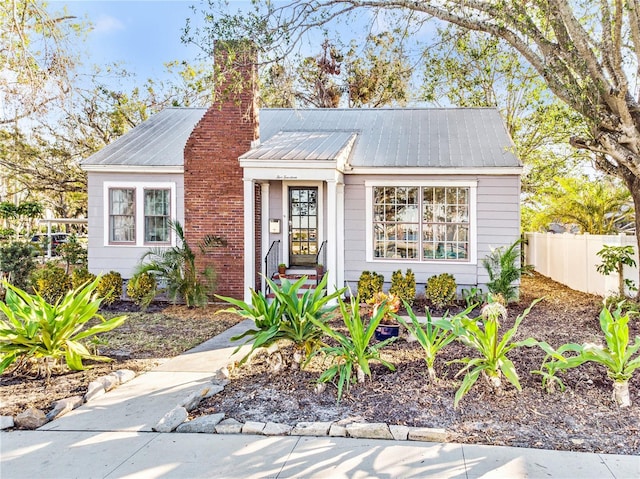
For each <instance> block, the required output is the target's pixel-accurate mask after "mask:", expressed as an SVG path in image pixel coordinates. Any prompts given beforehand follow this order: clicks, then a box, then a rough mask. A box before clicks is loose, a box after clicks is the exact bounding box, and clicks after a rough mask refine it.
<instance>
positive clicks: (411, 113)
mask: <svg viewBox="0 0 640 479" xmlns="http://www.w3.org/2000/svg"><path fill="white" fill-rule="evenodd" d="M345 130H350V131H354V132H356V133H357V135H358V138H357V139H356V143H355V145H354V147H353V149H352V151H351V157H350V158H349V160H348V163H349V164H350V165H351V166H353V167H397V168H402V167H435V168H475V167H519V166H521V163H520V161H519V160H518V158H517V157H516V156H515V154H514V151H515V149H514V145H513V142H512V141H511V138H510V137H509V135H508V133H507V130H506V128H505V126H504V123H503V121H502V118H501V117H500V114H499V113H498V111H497V110H496V109H494V108H437V109H436V108H429V109H425V108H422V109H418V108H398V109H309V110H295V109H293V110H292V109H264V110H260V137H261V140H262V141H263V142H264V143H265V144H266V143H267V142H268V140H269V139H270V138H272V137H273V136H275V135H276V134H278V133H279V132H280V131H289V132H294V131H300V132H303V131H306V132H310V131H345Z"/></svg>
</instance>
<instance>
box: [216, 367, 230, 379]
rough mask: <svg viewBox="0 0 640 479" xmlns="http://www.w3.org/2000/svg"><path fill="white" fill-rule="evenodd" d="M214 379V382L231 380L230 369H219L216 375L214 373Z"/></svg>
mask: <svg viewBox="0 0 640 479" xmlns="http://www.w3.org/2000/svg"><path fill="white" fill-rule="evenodd" d="M212 379H214V380H225V379H229V368H227V367H224V368H220V369H218V370H217V371H216V372H215V373H213V378H212Z"/></svg>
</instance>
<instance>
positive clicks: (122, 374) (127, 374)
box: [111, 369, 136, 384]
mask: <svg viewBox="0 0 640 479" xmlns="http://www.w3.org/2000/svg"><path fill="white" fill-rule="evenodd" d="M111 374H113V375H114V376H117V377H118V380H119V381H120V384H124V383H128V382H129V381H131V380H132V379H133V378H135V377H136V373H135V371H132V370H131V369H118V370H117V371H114V372H113V373H111Z"/></svg>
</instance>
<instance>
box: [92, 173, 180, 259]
mask: <svg viewBox="0 0 640 479" xmlns="http://www.w3.org/2000/svg"><path fill="white" fill-rule="evenodd" d="M118 188H126V189H132V190H135V197H136V205H135V230H136V240H135V242H131V243H112V242H110V241H109V190H111V189H118ZM144 190H169V208H170V209H169V211H170V217H171V218H172V219H175V218H177V206H176V203H177V201H176V184H175V182H171V181H165V182H137V181H136V182H133V181H131V182H127V181H105V182H104V184H103V201H104V203H103V205H104V206H103V214H104V238H103V241H104V246H108V247H112V248H139V247H144V248H149V247H151V246H155V245H156V244H155V243H145V241H144ZM169 240H170V242H169V243H157V246H159V247H162V246H175V244H176V238H175V234H174V233H173V231H171V232H170V236H169Z"/></svg>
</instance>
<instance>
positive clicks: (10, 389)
mask: <svg viewBox="0 0 640 479" xmlns="http://www.w3.org/2000/svg"><path fill="white" fill-rule="evenodd" d="M221 309H222V307H221V306H219V305H210V306H208V307H206V308H194V309H187V308H186V307H184V306H162V305H154V306H153V307H152V308H150V309H149V310H147V312H145V313H140V312H137V311H138V308H137V307H135V305H133V303H128V302H127V303H125V302H122V303H117V304H114V305H112V306H111V307H109V308H108V310H107V311H103V313H104V314H105V316H113V315H116V314H118V315H120V314H127V315H128V319H127V320H126V322H125V323H124V324H123V325H122V326H121V327H120V328H118V329H116V330H113V331H110V332H108V333H104V334H102V335H100V342H99V343H98V344H97V348H98V353H99V354H101V355H104V356H107V357H110V358H112V359H113V361H112V362H109V363H94V364H89V366H90V368H89V369H86V370H84V371H61V372H60V373H57V374H53V375H52V376H51V378H49V379H48V380H47V379H42V378H33V377H30V376H29V375H28V374H26V375H25V374H24V372H21V373H20V374H15V373H14V372H13V371H11V370H7V371H5V372H4V373H3V374H2V375H1V376H0V415H8V416H15V415H17V414H19V413H20V412H22V411H24V410H25V409H27V408H30V407H35V408H38V409H41V410H43V411H44V412H45V413H46V412H48V411H49V410H50V409H51V404H52V403H53V402H54V401H56V400H58V399H63V398H67V397H71V396H76V395H83V394H84V393H85V392H86V391H87V385H88V384H89V382H91V381H92V380H94V379H96V378H97V377H99V376H103V375H106V374H109V373H110V372H112V371H115V370H117V369H132V370H134V371H136V372H142V371H147V370H149V369H151V368H153V367H154V366H156V365H158V364H160V363H162V362H163V361H166V360H167V359H168V358H171V357H173V356H177V355H178V354H180V353H182V352H183V351H186V350H187V349H190V348H192V347H194V346H196V345H198V344H200V343H202V342H203V341H206V340H207V339H209V338H211V337H213V336H215V335H217V334H220V333H221V332H223V331H225V330H226V329H228V328H230V327H231V326H233V325H234V324H236V323H237V322H238V321H240V319H241V318H240V317H239V316H238V315H236V314H232V313H218V311H219V310H221ZM216 313H217V314H216Z"/></svg>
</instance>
